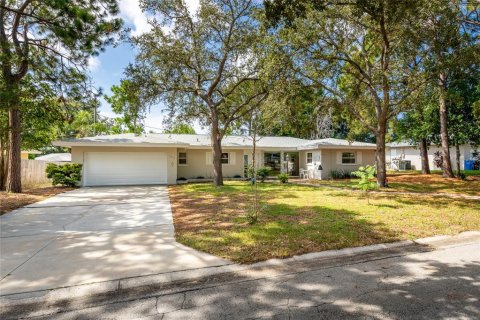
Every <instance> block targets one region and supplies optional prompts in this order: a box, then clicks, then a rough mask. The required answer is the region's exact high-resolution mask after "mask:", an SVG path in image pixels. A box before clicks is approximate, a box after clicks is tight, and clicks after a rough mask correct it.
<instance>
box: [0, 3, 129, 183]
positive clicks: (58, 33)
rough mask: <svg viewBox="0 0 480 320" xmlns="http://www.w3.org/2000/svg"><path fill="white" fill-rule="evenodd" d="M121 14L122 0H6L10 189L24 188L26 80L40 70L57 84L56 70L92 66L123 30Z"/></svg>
mask: <svg viewBox="0 0 480 320" xmlns="http://www.w3.org/2000/svg"><path fill="white" fill-rule="evenodd" d="M117 13H118V6H117V2H116V0H92V1H83V0H71V1H58V0H42V1H39V0H22V1H10V0H0V70H1V77H2V81H1V84H2V87H1V88H0V98H1V99H0V101H2V106H1V107H2V108H5V109H6V110H8V117H9V125H8V127H9V137H8V140H9V152H8V154H9V156H8V157H9V158H8V181H7V191H11V192H21V190H22V186H21V180H20V166H21V162H20V152H21V114H20V95H21V90H22V85H23V81H22V80H23V79H24V78H25V76H26V75H27V74H29V73H34V74H37V75H39V76H41V78H48V79H50V80H51V82H52V83H56V82H57V79H55V78H54V77H52V75H53V76H55V73H62V72H71V70H72V69H74V70H75V69H76V68H81V66H82V65H83V66H85V65H87V63H86V61H87V59H88V57H89V56H91V55H94V54H97V53H98V50H99V49H101V48H102V47H104V46H105V45H106V44H108V43H110V42H111V41H112V40H113V39H112V38H111V37H110V36H111V35H112V34H113V33H114V32H116V31H118V30H119V28H120V26H121V22H120V20H118V19H112V16H114V15H116V14H117ZM56 84H57V85H60V84H61V83H56Z"/></svg>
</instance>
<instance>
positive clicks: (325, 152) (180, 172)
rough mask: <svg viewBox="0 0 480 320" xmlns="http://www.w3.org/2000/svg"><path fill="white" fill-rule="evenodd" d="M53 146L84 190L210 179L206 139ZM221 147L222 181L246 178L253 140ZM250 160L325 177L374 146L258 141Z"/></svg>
mask: <svg viewBox="0 0 480 320" xmlns="http://www.w3.org/2000/svg"><path fill="white" fill-rule="evenodd" d="M54 145H56V146H61V147H69V148H71V153H72V162H76V163H82V164H83V179H82V185H84V186H97V185H129V184H130V185H134V184H175V183H177V180H178V179H179V180H184V179H200V178H211V177H212V176H213V166H212V151H211V142H210V136H209V135H202V134H198V135H195V134H144V135H140V136H135V135H134V134H120V135H109V136H97V137H87V138H80V139H70V140H64V141H56V142H54ZM222 146H223V154H222V163H223V175H224V177H226V178H235V177H236V178H240V177H245V176H246V168H247V167H248V165H249V164H250V163H251V159H252V158H251V157H252V148H253V147H252V139H251V138H250V137H248V136H226V137H225V138H224V139H223V143H222ZM255 158H256V166H257V167H263V166H268V167H271V168H272V175H276V174H278V173H280V172H288V174H289V175H291V176H299V175H300V174H301V173H302V169H303V170H308V171H307V172H308V175H309V176H310V177H311V178H316V179H325V178H329V177H330V173H331V171H332V170H345V171H354V170H356V169H357V168H358V167H359V166H361V165H367V164H370V165H373V164H374V163H375V145H374V144H371V143H363V142H351V143H350V142H348V141H346V140H340V139H320V140H304V139H298V138H291V137H261V138H258V139H257V152H256V156H255ZM320 165H321V168H320ZM319 169H323V170H319Z"/></svg>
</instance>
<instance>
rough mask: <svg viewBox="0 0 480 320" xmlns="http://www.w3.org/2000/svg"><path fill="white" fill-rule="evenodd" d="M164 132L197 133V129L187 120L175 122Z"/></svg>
mask: <svg viewBox="0 0 480 320" xmlns="http://www.w3.org/2000/svg"><path fill="white" fill-rule="evenodd" d="M163 132H164V133H177V134H195V129H194V128H193V127H192V126H191V125H190V124H188V123H185V122H178V121H177V122H174V123H173V124H172V125H171V126H170V128H168V129H167V130H164V131H163Z"/></svg>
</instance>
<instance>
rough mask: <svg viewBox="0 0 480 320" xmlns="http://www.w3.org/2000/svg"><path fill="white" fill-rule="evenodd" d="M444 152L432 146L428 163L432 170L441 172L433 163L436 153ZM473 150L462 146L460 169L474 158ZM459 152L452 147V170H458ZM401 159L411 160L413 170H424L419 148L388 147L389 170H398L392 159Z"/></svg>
mask: <svg viewBox="0 0 480 320" xmlns="http://www.w3.org/2000/svg"><path fill="white" fill-rule="evenodd" d="M437 151H440V152H441V151H442V149H441V148H440V147H436V146H431V147H430V148H429V149H428V163H429V166H430V170H439V169H440V168H437V167H436V166H435V165H434V163H433V158H434V153H435V152H437ZM473 151H474V150H473V148H472V147H471V146H469V145H462V146H460V169H461V170H463V169H464V165H465V160H469V159H471V157H472V152H473ZM456 154H457V151H456V149H455V147H454V146H451V147H450V160H451V162H452V168H453V169H454V170H456V169H457V155H456ZM398 157H401V159H402V160H410V161H411V163H412V170H422V159H421V157H420V149H419V148H418V147H387V154H386V158H387V163H390V165H389V168H390V169H392V170H398V168H397V167H396V166H395V165H394V164H393V163H392V159H394V158H398Z"/></svg>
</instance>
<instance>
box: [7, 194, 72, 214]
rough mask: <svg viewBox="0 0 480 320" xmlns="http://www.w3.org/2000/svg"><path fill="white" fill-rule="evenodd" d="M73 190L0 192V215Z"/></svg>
mask: <svg viewBox="0 0 480 320" xmlns="http://www.w3.org/2000/svg"><path fill="white" fill-rule="evenodd" d="M73 189H74V188H70V187H42V188H31V189H24V190H23V192H22V193H7V192H5V191H0V215H2V214H5V213H7V212H9V211H12V210H15V209H17V208H21V207H24V206H26V205H29V204H32V203H35V202H38V201H41V200H44V199H47V198H50V197H53V196H54V195H57V194H59V193H63V192H66V191H70V190H73Z"/></svg>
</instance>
